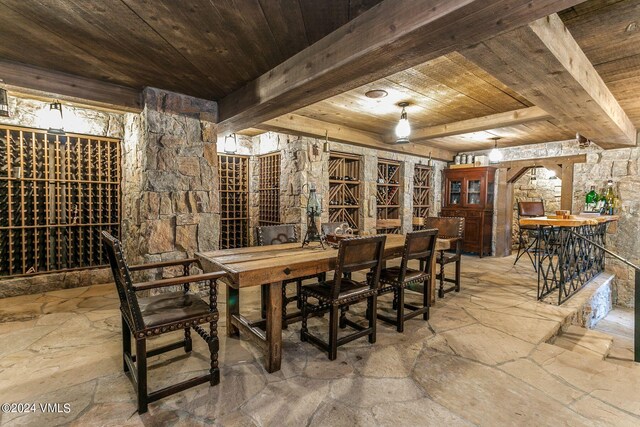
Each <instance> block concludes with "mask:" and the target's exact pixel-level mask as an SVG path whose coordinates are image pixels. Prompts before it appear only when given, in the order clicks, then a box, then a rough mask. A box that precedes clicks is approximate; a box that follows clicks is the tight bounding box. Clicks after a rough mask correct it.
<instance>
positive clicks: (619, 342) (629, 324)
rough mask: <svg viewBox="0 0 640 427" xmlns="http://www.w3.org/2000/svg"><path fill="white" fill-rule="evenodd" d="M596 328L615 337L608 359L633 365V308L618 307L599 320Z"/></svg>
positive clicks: (625, 364) (621, 363)
mask: <svg viewBox="0 0 640 427" xmlns="http://www.w3.org/2000/svg"><path fill="white" fill-rule="evenodd" d="M595 330H597V331H600V332H604V333H605V334H607V335H609V336H611V337H612V338H613V345H612V346H611V349H610V350H609V354H608V355H607V360H608V361H609V362H612V363H617V364H620V365H624V366H633V365H634V363H635V362H634V361H633V309H630V308H622V307H616V308H614V309H613V310H611V312H610V313H609V314H608V315H607V317H605V318H604V319H602V320H601V321H600V322H598V325H597V326H596V328H595Z"/></svg>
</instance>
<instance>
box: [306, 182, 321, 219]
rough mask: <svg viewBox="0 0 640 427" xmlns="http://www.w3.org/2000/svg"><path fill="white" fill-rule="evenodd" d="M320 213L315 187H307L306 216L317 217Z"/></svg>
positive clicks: (312, 185)
mask: <svg viewBox="0 0 640 427" xmlns="http://www.w3.org/2000/svg"><path fill="white" fill-rule="evenodd" d="M320 211H321V204H320V200H319V199H318V194H317V192H316V186H315V185H314V184H311V185H310V186H309V199H308V200H307V214H308V215H316V216H319V215H320Z"/></svg>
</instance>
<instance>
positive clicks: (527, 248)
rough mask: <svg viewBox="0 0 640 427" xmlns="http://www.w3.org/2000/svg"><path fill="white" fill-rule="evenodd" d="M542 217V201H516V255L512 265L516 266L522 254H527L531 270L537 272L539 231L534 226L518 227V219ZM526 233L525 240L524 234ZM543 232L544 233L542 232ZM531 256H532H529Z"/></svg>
mask: <svg viewBox="0 0 640 427" xmlns="http://www.w3.org/2000/svg"><path fill="white" fill-rule="evenodd" d="M537 216H544V201H542V200H540V201H535V202H522V201H518V253H517V254H516V260H515V261H514V262H513V265H516V264H517V263H518V261H519V260H520V258H522V256H523V255H524V254H527V256H528V257H529V260H530V261H531V264H532V265H533V269H534V270H535V271H538V266H537V264H536V260H535V258H536V255H537V254H538V252H540V237H541V236H540V232H541V231H540V229H538V227H537V226H535V225H520V218H532V217H537ZM525 232H526V233H527V240H525V238H524V233H525ZM542 232H544V231H542ZM531 254H533V256H531Z"/></svg>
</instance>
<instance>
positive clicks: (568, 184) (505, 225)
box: [494, 154, 587, 257]
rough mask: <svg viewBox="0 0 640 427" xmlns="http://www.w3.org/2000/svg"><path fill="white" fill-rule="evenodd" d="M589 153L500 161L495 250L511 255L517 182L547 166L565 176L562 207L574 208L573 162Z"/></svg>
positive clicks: (559, 175)
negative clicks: (527, 173) (514, 187)
mask: <svg viewBox="0 0 640 427" xmlns="http://www.w3.org/2000/svg"><path fill="white" fill-rule="evenodd" d="M586 161H587V155H586V154H580V155H576V156H562V157H544V158H538V159H527V160H512V161H506V162H501V163H500V164H499V165H498V180H497V181H498V182H497V186H498V188H497V193H496V194H497V201H496V204H497V206H496V217H497V221H496V226H495V229H494V233H495V254H496V256H499V257H503V256H509V255H511V224H512V223H513V183H514V182H515V181H517V180H518V178H520V177H521V176H522V175H523V174H524V173H525V172H527V171H528V170H529V169H531V168H537V167H544V168H547V169H549V170H552V171H554V172H555V173H556V176H557V177H559V178H560V179H561V180H562V187H561V194H560V207H561V209H565V210H569V211H570V210H571V206H572V201H573V165H574V164H576V163H585V162H586Z"/></svg>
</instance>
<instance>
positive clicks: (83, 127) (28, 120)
mask: <svg viewBox="0 0 640 427" xmlns="http://www.w3.org/2000/svg"><path fill="white" fill-rule="evenodd" d="M48 108H49V103H47V102H43V101H39V100H35V99H29V98H21V97H20V98H18V97H15V96H12V95H11V94H9V113H10V115H11V116H10V117H2V116H0V124H3V125H11V126H21V127H28V128H37V129H44V128H46V127H47V124H46V123H44V122H43V121H42V119H41V116H42V111H43V110H45V109H48ZM63 114H64V122H65V130H66V131H67V132H70V133H81V134H87V135H95V136H103V137H111V138H122V137H123V135H124V123H125V118H124V115H123V114H118V113H114V112H106V111H99V110H92V109H88V108H79V107H74V106H70V105H67V104H63ZM111 281H112V277H111V272H110V271H109V269H107V268H102V269H88V270H82V271H71V272H63V273H51V274H40V275H36V276H29V277H19V278H13V279H0V298H4V297H11V296H16V295H23V294H33V293H38V292H45V291H49V290H53V289H65V288H73V287H77V286H86V285H87V284H98V283H108V282H111Z"/></svg>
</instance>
